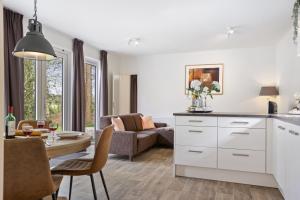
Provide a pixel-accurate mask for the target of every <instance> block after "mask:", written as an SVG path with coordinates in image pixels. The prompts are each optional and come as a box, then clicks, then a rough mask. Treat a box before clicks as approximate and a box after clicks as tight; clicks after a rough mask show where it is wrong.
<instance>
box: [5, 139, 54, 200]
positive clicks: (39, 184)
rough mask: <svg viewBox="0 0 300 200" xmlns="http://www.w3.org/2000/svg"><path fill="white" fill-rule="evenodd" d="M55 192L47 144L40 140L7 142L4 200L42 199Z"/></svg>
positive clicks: (13, 140)
mask: <svg viewBox="0 0 300 200" xmlns="http://www.w3.org/2000/svg"><path fill="white" fill-rule="evenodd" d="M54 190H55V189H54V184H53V180H52V176H51V172H50V166H49V160H48V157H47V153H46V149H45V145H44V142H43V141H42V140H41V139H40V138H26V139H11V140H5V141H4V199H5V200H17V199H22V200H34V199H41V198H43V197H45V196H48V195H50V194H52V193H53V192H55V191H54Z"/></svg>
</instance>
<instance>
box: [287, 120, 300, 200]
mask: <svg viewBox="0 0 300 200" xmlns="http://www.w3.org/2000/svg"><path fill="white" fill-rule="evenodd" d="M286 138H287V141H286V192H285V198H286V199H288V200H299V199H300V156H299V153H300V127H299V126H295V125H291V124H289V125H288V128H287V137H286Z"/></svg>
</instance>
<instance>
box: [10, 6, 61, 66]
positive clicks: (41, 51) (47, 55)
mask: <svg viewBox="0 0 300 200" xmlns="http://www.w3.org/2000/svg"><path fill="white" fill-rule="evenodd" d="M36 3H37V0H34V15H33V19H29V20H28V30H29V32H27V33H26V36H25V37H23V38H22V39H20V40H19V41H18V42H17V45H16V46H15V49H14V51H13V52H12V54H13V55H14V56H16V57H20V58H27V59H34V60H53V59H54V58H56V55H55V52H54V49H53V47H52V45H51V44H50V42H49V41H48V40H46V38H45V37H44V35H43V32H42V24H41V23H40V22H39V21H38V20H37V14H36V13H37V7H36Z"/></svg>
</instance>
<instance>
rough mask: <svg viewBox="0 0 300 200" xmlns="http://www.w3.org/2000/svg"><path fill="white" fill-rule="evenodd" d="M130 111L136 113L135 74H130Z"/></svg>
mask: <svg viewBox="0 0 300 200" xmlns="http://www.w3.org/2000/svg"><path fill="white" fill-rule="evenodd" d="M130 112H131V113H137V75H136V74H134V75H131V76H130Z"/></svg>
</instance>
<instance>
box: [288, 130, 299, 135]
mask: <svg viewBox="0 0 300 200" xmlns="http://www.w3.org/2000/svg"><path fill="white" fill-rule="evenodd" d="M289 132H290V134H292V135H295V136H299V133H298V132H296V131H293V130H289Z"/></svg>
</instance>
